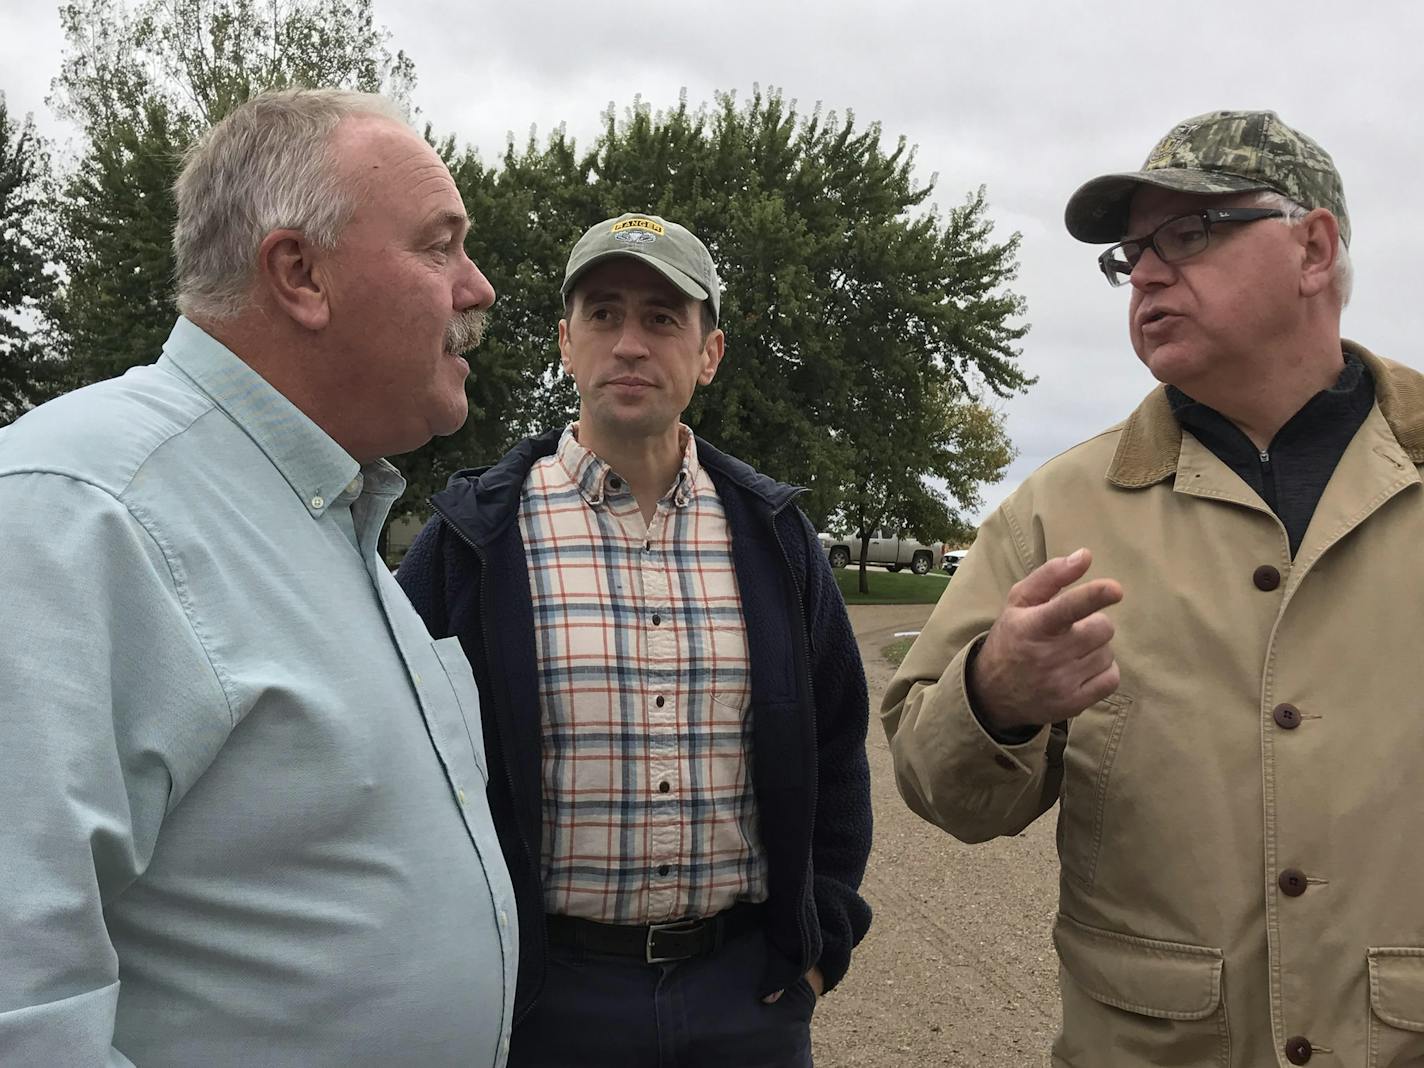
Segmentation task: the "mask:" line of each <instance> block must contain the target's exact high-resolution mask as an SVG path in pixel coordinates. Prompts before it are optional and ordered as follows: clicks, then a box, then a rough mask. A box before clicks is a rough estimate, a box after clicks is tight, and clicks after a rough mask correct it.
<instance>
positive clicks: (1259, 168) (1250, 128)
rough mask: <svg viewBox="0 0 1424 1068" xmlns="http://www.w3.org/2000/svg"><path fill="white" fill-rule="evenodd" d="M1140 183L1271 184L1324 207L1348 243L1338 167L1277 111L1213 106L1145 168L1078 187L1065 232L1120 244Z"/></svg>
mask: <svg viewBox="0 0 1424 1068" xmlns="http://www.w3.org/2000/svg"><path fill="white" fill-rule="evenodd" d="M1143 185H1155V186H1159V187H1161V188H1162V189H1176V190H1179V191H1180V192H1183V193H1244V192H1248V191H1250V190H1254V189H1271V190H1274V191H1275V192H1277V193H1283V194H1284V195H1285V196H1288V197H1290V199H1292V200H1294V201H1295V202H1296V203H1297V204H1300V205H1302V206H1303V207H1306V208H1326V209H1327V210H1329V211H1330V212H1331V213H1332V214H1333V215H1334V216H1335V218H1336V219H1338V220H1339V223H1340V237H1341V239H1342V240H1343V241H1344V242H1345V244H1346V245H1348V244H1349V243H1350V216H1349V215H1348V214H1347V213H1346V211H1345V189H1344V186H1343V185H1342V184H1341V182H1340V172H1339V171H1337V170H1336V169H1335V164H1334V162H1333V161H1332V160H1331V159H1330V155H1329V153H1327V152H1326V151H1325V150H1324V149H1323V148H1321V147H1320V146H1319V145H1317V144H1316V143H1315V142H1314V141H1312V140H1311V139H1310V138H1309V137H1306V136H1305V134H1303V133H1301V132H1300V131H1299V130H1293V129H1291V128H1290V127H1289V126H1287V125H1286V124H1285V123H1283V122H1282V121H1281V120H1280V117H1279V116H1278V115H1277V114H1276V113H1275V112H1274V111H1210V112H1207V113H1206V114H1205V115H1198V116H1197V117H1196V118H1194V119H1187V120H1186V121H1185V122H1180V123H1178V124H1177V125H1176V126H1174V127H1173V128H1172V131H1171V132H1170V133H1169V134H1167V136H1166V137H1164V138H1162V140H1160V141H1158V142H1157V147H1156V148H1154V149H1153V150H1152V152H1151V154H1150V155H1149V156H1148V157H1147V162H1146V163H1144V164H1143V165H1142V170H1140V171H1132V172H1130V173H1126V174H1105V175H1103V176H1102V177H1101V178H1094V179H1093V180H1092V181H1091V182H1088V183H1086V184H1085V185H1083V186H1082V187H1080V188H1079V190H1078V191H1077V192H1076V193H1074V194H1073V195H1072V197H1070V198H1069V200H1068V208H1067V210H1066V211H1065V212H1064V222H1065V223H1066V224H1067V226H1068V232H1069V233H1070V234H1072V235H1073V236H1074V237H1076V238H1077V239H1078V240H1079V241H1088V242H1092V243H1096V244H1107V243H1109V242H1112V241H1121V240H1122V239H1123V238H1124V237H1126V236H1127V216H1128V209H1129V208H1130V206H1131V204H1132V196H1133V194H1134V193H1136V192H1137V190H1138V188H1139V187H1141V186H1143Z"/></svg>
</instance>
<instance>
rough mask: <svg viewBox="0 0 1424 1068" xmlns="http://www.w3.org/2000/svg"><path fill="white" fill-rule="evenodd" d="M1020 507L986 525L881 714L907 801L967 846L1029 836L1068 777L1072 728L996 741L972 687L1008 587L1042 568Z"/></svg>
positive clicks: (912, 650) (917, 641)
mask: <svg viewBox="0 0 1424 1068" xmlns="http://www.w3.org/2000/svg"><path fill="white" fill-rule="evenodd" d="M1013 503H1014V499H1013V498H1010V500H1009V501H1008V502H1005V504H1004V505H1002V506H1001V507H1000V508H999V510H998V511H996V512H995V513H994V514H993V515H992V516H990V517H989V518H988V519H986V520H985V521H984V524H983V526H982V527H981V528H980V530H979V536H978V537H977V538H976V539H975V542H974V549H973V551H972V552H970V554H969V555H968V556H966V557H965V558H964V562H963V563H962V564H960V566H959V569H958V570H957V571H956V572H955V574H954V580H953V581H952V582H951V583H950V584H949V587H948V589H946V591H945V593H944V595H943V596H942V597H941V598H940V601H939V603H938V604H937V605H936V606H935V610H934V612H933V613H932V614H931V616H930V619H929V622H928V623H926V624H925V628H924V630H923V632H922V633H921V634H920V636H919V637H918V638H917V639H915V644H914V645H913V646H912V647H911V648H910V652H909V653H908V654H907V655H906V657H905V660H904V662H903V663H902V664H901V665H900V669H899V670H898V671H897V672H896V673H895V677H894V678H893V679H892V680H891V682H890V687H889V689H888V690H887V691H886V694H885V699H884V702H883V704H882V706H881V722H882V725H883V726H884V728H885V734H886V736H887V737H888V738H889V740H890V752H891V756H892V758H893V760H894V765H895V780H896V784H897V785H898V786H899V789H900V795H901V796H902V797H903V798H904V799H905V802H906V804H908V805H909V806H910V808H911V809H912V810H914V811H915V812H916V813H917V814H919V815H920V816H922V817H923V818H924V819H927V820H929V821H930V822H931V823H934V824H936V825H937V826H939V827H942V828H944V829H945V830H946V831H948V832H949V833H950V834H952V835H954V836H955V837H956V838H958V839H960V840H961V841H965V842H982V841H987V840H988V839H991V838H996V837H998V836H1000V835H1006V834H1017V833H1018V832H1020V831H1022V830H1023V829H1024V828H1025V827H1027V826H1028V825H1029V824H1030V823H1032V822H1033V821H1034V820H1035V819H1037V818H1038V817H1039V816H1040V815H1042V814H1043V813H1044V812H1046V811H1047V810H1048V809H1049V808H1051V807H1052V805H1053V802H1054V801H1055V800H1056V799H1057V797H1058V789H1059V785H1060V782H1061V778H1062V770H1063V768H1062V760H1061V757H1062V751H1063V747H1064V745H1065V744H1066V733H1065V731H1064V730H1063V729H1061V728H1055V729H1053V730H1038V731H1035V732H1032V733H1031V734H1029V735H1028V736H1026V737H1013V738H1010V737H1002V738H995V737H993V736H992V735H990V734H989V732H988V731H987V730H985V728H984V726H983V724H982V723H981V722H980V721H979V718H978V717H977V716H976V715H975V714H974V710H973V708H972V707H971V704H970V699H969V692H968V687H967V683H966V671H967V668H968V665H969V662H970V659H971V657H972V655H973V651H974V649H975V647H976V646H977V644H978V643H979V642H980V641H981V640H982V639H983V637H984V636H985V635H986V634H987V633H988V631H989V628H990V626H992V625H993V622H994V620H995V619H996V618H998V615H999V613H1000V612H1001V611H1002V610H1003V606H1004V602H1005V599H1006V598H1007V597H1008V593H1009V588H1010V587H1011V586H1012V585H1013V584H1014V583H1016V582H1018V581H1019V580H1020V579H1021V578H1023V577H1024V576H1025V575H1027V574H1028V573H1029V572H1030V571H1031V570H1033V568H1035V567H1037V566H1038V565H1039V564H1041V563H1043V559H1042V557H1043V554H1042V552H1041V551H1039V550H1038V549H1037V548H1036V547H1035V546H1034V545H1033V544H1031V543H1030V540H1029V539H1028V538H1027V537H1026V536H1025V535H1024V533H1023V530H1024V526H1023V524H1021V523H1020V522H1018V521H1017V519H1016V517H1015V515H1014V513H1013V511H1012V506H1013Z"/></svg>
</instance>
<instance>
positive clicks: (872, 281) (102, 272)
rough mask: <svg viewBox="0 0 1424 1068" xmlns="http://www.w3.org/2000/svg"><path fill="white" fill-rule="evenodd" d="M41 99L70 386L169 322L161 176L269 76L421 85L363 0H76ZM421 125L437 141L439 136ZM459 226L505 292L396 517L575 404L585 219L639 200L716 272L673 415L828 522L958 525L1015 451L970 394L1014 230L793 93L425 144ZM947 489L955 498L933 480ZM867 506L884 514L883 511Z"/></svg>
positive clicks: (1006, 320)
mask: <svg viewBox="0 0 1424 1068" xmlns="http://www.w3.org/2000/svg"><path fill="white" fill-rule="evenodd" d="M61 20H62V23H63V26H64V30H65V34H66V38H67V40H68V50H67V52H66V54H65V58H64V63H63V67H62V70H61V73H60V76H59V77H58V78H57V79H56V82H55V87H54V97H53V103H54V104H55V105H56V107H58V108H59V109H60V110H61V111H62V112H63V113H65V114H66V115H68V116H69V117H70V118H72V119H73V120H75V121H76V122H77V123H78V125H79V126H80V127H81V128H82V129H83V131H84V133H85V135H86V138H87V147H86V150H85V152H84V154H83V156H82V158H81V159H80V160H79V162H78V164H77V165H76V166H75V167H74V168H73V170H72V172H71V173H70V175H69V176H68V179H67V182H66V185H65V195H64V196H63V197H62V198H61V203H60V206H59V215H60V219H61V222H62V224H63V228H64V231H65V233H66V241H65V242H64V243H63V246H62V248H61V250H60V252H59V253H58V260H59V263H60V266H61V268H62V274H63V276H64V278H65V285H64V288H63V292H62V293H61V294H60V296H59V297H58V298H57V299H56V300H55V301H54V302H53V316H52V318H53V321H54V323H55V327H56V331H55V333H56V338H57V339H58V344H57V347H58V349H59V351H60V352H61V353H62V354H63V356H64V357H65V358H66V359H65V362H64V363H63V366H64V368H65V372H66V375H67V380H66V382H65V384H66V385H77V384H81V383H82V382H85V381H92V380H94V379H97V378H103V377H109V376H112V375H114V374H118V373H121V372H122V371H123V370H125V369H126V368H128V367H130V366H133V365H134V364H138V363H145V362H149V361H151V360H152V359H153V358H154V356H155V354H156V353H157V352H158V350H159V348H160V346H161V344H162V341H163V338H164V336H165V335H166V332H167V330H168V329H169V326H170V324H171V322H172V320H173V318H174V315H175V313H176V312H175V308H174V305H173V295H172V278H173V258H172V250H171V232H172V227H173V218H174V204H173V198H172V192H171V189H172V184H173V180H174V178H175V177H176V175H177V172H178V168H179V164H180V160H181V156H182V153H183V151H184V150H185V148H186V147H187V146H188V145H189V144H190V143H191V142H192V140H193V138H194V137H195V136H197V135H198V134H199V133H200V132H201V131H202V130H203V129H205V128H206V127H207V126H208V125H209V124H211V123H212V122H215V121H217V120H219V119H221V118H222V116H223V115H225V114H226V113H227V112H228V111H230V110H231V109H232V108H233V107H235V106H236V105H238V104H240V103H241V102H243V101H245V100H247V99H248V98H249V97H251V96H252V95H253V94H255V93H256V92H259V91H261V90H263V89H266V88H271V87H278V86H287V85H344V86H349V87H354V88H360V89H367V90H379V91H383V92H385V93H387V94H388V95H391V96H393V97H395V98H396V99H397V100H399V101H402V102H404V103H406V104H407V106H408V105H409V93H410V90H411V87H412V86H413V84H414V80H415V74H414V69H413V66H412V64H411V62H410V60H409V59H408V58H407V57H406V56H405V55H404V54H403V53H400V52H395V53H392V52H391V50H390V46H389V41H388V37H387V35H386V34H385V32H384V31H383V30H381V29H379V28H378V27H377V26H376V25H375V24H374V22H373V20H372V15H371V0H139V2H138V3H137V6H135V7H130V6H129V5H128V4H126V3H125V2H124V0H69V2H67V3H66V4H64V5H63V6H62V7H61ZM427 137H432V134H431V132H430V131H429V130H427ZM432 143H435V144H436V147H437V149H438V151H440V153H441V154H442V156H443V157H444V158H445V159H446V161H447V162H448V163H449V165H450V168H451V172H452V174H453V175H454V177H455V180H456V183H457V185H458V186H459V188H460V191H461V193H462V195H463V196H464V199H465V203H466V206H467V208H468V210H469V212H470V215H471V218H472V220H473V228H472V231H471V234H470V238H469V249H470V252H471V254H472V255H473V256H474V257H475V259H476V260H477V262H479V263H480V265H481V267H482V268H483V269H484V271H485V273H486V274H487V275H488V276H489V277H490V278H491V279H492V280H493V282H494V285H495V288H496V290H497V291H498V293H499V295H500V299H499V302H498V304H497V305H496V308H495V316H494V318H493V322H492V326H491V329H490V331H489V332H488V334H487V338H486V342H485V344H484V346H483V347H482V348H481V349H480V350H479V352H478V353H477V354H476V360H475V374H474V375H473V376H472V378H471V380H470V382H469V384H468V387H467V388H468V390H469V393H470V399H471V410H472V418H471V420H470V421H469V423H468V424H467V425H466V426H465V428H464V429H463V430H462V431H461V432H460V433H458V434H456V435H454V436H452V437H450V438H444V439H437V440H436V441H434V442H432V443H430V444H429V445H428V446H426V447H424V448H422V449H420V450H418V451H417V452H415V453H412V454H410V455H408V456H406V457H403V458H402V459H401V466H402V468H403V470H405V471H406V473H407V476H408V478H409V480H410V482H411V492H410V493H409V494H407V496H406V498H404V499H403V501H402V502H401V504H400V505H399V506H398V508H397V513H398V514H399V513H400V512H410V511H418V510H421V509H422V508H423V506H424V500H425V498H426V497H427V496H428V495H429V494H430V493H431V492H433V491H434V490H435V489H438V488H439V487H440V486H441V485H443V483H444V481H445V479H446V478H447V477H448V476H449V474H450V473H451V472H453V471H455V470H457V469H459V468H461V467H465V466H470V465H476V464H480V463H487V462H490V461H492V460H494V459H495V458H497V457H498V456H499V454H500V453H501V452H502V451H503V450H504V449H506V448H507V447H508V446H509V445H510V444H512V443H513V442H514V441H515V440H517V439H518V438H519V437H520V436H522V435H524V434H526V433H529V432H531V431H534V430H537V429H541V428H544V427H547V426H551V425H558V424H560V423H563V422H565V421H566V420H567V419H569V418H570V417H571V416H572V415H573V413H574V412H575V411H576V408H577V397H576V395H575V393H574V390H573V386H572V383H571V382H570V381H569V380H568V379H567V377H566V376H564V375H563V374H562V373H561V372H560V371H559V369H558V352H557V345H556V342H555V339H556V336H557V323H558V320H559V317H560V314H561V311H562V308H561V305H560V300H559V285H560V281H561V279H562V275H563V268H564V262H565V259H566V257H567V255H568V250H569V249H570V247H571V246H572V244H573V242H574V241H575V240H576V239H577V237H578V235H579V234H580V233H581V232H582V231H583V230H584V229H586V228H587V227H588V226H590V225H591V224H593V223H594V222H597V221H598V220H599V219H602V218H606V217H609V216H612V215H616V214H619V213H620V212H623V211H630V210H638V211H649V212H654V213H657V214H660V215H663V216H665V217H668V218H672V219H675V220H677V221H679V222H681V223H684V224H685V225H687V226H689V227H690V228H691V229H692V230H693V231H694V232H696V233H697V234H698V235H699V236H701V237H702V239H703V240H704V241H705V242H706V243H707V245H708V247H709V248H710V249H711V251H712V254H713V258H714V259H715V260H716V262H717V264H718V266H719V269H720V271H721V274H722V279H723V283H724V293H723V298H722V321H721V325H722V327H723V328H724V329H725V331H726V333H727V351H728V359H727V361H726V362H725V363H724V365H723V369H722V371H721V372H720V373H719V375H718V378H717V380H716V382H714V383H713V384H712V385H711V386H710V387H708V388H707V389H705V390H703V391H701V392H700V393H699V394H698V396H697V397H696V398H695V399H694V401H693V405H692V407H691V409H690V410H689V412H688V416H687V418H688V421H689V422H690V423H691V424H692V426H693V427H694V428H695V429H697V430H698V431H699V432H701V433H703V434H704V435H705V436H707V437H708V438H709V439H711V440H713V441H715V442H716V443H717V444H718V445H720V446H722V447H724V448H726V449H728V450H729V451H731V452H733V453H735V454H737V455H739V456H741V457H742V458H744V459H745V460H747V461H748V462H749V463H752V464H753V465H755V466H757V467H760V468H761V469H763V470H765V471H767V472H769V473H771V474H774V475H776V476H777V477H779V478H782V479H785V480H787V481H791V482H796V483H800V484H802V485H805V486H807V487H809V488H810V491H811V492H810V495H809V496H808V497H806V498H803V501H804V503H805V505H806V507H807V511H808V512H809V513H810V514H811V515H812V517H813V519H814V520H815V521H816V522H817V523H818V524H825V523H827V522H828V521H829V520H830V519H832V518H833V517H836V518H839V519H841V520H842V521H846V522H851V521H853V522H855V523H857V524H858V525H859V524H862V523H866V522H870V523H871V525H872V526H873V525H876V524H877V523H879V522H882V521H884V522H891V521H893V522H896V523H903V524H908V525H912V526H914V527H915V528H916V529H917V530H919V531H921V532H924V533H926V534H930V533H940V534H947V533H949V532H951V531H952V530H954V529H956V526H955V525H956V523H962V515H961V510H962V509H963V508H965V507H969V506H972V502H973V501H974V499H975V494H976V492H977V490H976V487H977V485H978V482H979V481H980V480H983V479H986V478H991V477H995V476H996V475H997V474H998V473H999V472H1001V471H1002V468H1003V466H1004V464H1005V463H1006V462H1007V459H1006V458H1007V456H1008V455H1010V453H1009V449H1008V445H1007V443H1006V442H1005V441H1004V440H1003V435H1002V423H1001V422H1000V421H998V420H997V419H995V418H994V417H993V416H992V415H991V414H989V413H988V411H987V409H982V408H980V407H978V406H977V403H978V401H979V399H980V398H981V397H982V396H985V395H992V396H997V397H1004V396H1008V395H1010V394H1012V393H1014V392H1017V391H1019V390H1022V389H1024V388H1025V387H1026V386H1027V385H1028V384H1029V379H1027V378H1026V377H1025V376H1024V375H1023V373H1022V371H1021V370H1020V369H1019V367H1018V362H1017V361H1018V351H1017V349H1016V348H1015V343H1016V342H1017V340H1018V339H1019V338H1020V337H1021V336H1022V335H1023V333H1024V330H1025V329H1026V327H1023V326H1020V325H1016V324H1017V320H1018V319H1019V318H1020V317H1021V316H1022V313H1023V305H1022V301H1021V300H1020V298H1018V297H1017V296H1015V295H1013V294H1012V293H1010V292H1008V291H1007V289H1006V286H1007V285H1008V283H1009V282H1010V281H1011V280H1012V278H1013V275H1014V269H1015V258H1014V257H1015V252H1016V249H1017V242H1018V238H1017V235H1014V236H1012V237H1010V238H1009V239H1007V240H1006V241H1002V242H995V241H994V240H993V239H992V236H991V226H990V223H989V219H988V212H987V205H986V200H985V196H984V193H983V191H982V190H980V191H979V192H978V193H976V194H972V195H970V196H969V197H968V198H967V199H966V200H965V202H964V203H963V204H962V205H960V206H959V207H957V208H955V209H954V210H952V211H950V212H949V213H947V214H941V213H940V212H939V211H938V209H936V208H934V207H933V206H932V205H931V204H930V200H929V198H930V196H931V194H932V193H933V189H934V183H933V181H931V182H930V183H927V184H925V183H920V182H919V181H918V180H917V179H916V176H915V166H914V163H915V154H914V150H913V149H912V148H910V147H909V146H908V145H907V143H906V142H905V141H904V139H900V140H898V141H895V142H893V143H889V144H887V143H886V140H885V138H884V137H883V134H882V130H881V128H880V127H879V125H878V124H875V123H871V124H868V125H860V124H857V122H856V120H855V118H854V116H853V115H852V114H850V113H849V112H846V113H845V114H843V115H838V114H837V113H835V112H823V111H822V110H821V109H820V108H819V107H817V108H815V109H813V110H812V111H810V112H809V113H803V112H801V111H798V109H797V107H796V105H795V103H794V102H791V101H787V100H786V99H784V98H783V97H782V96H781V94H780V93H778V92H775V91H771V92H766V93H763V92H761V91H759V90H757V91H754V92H753V93H752V94H751V96H750V97H749V98H747V99H746V100H745V101H739V100H738V99H737V97H736V96H735V95H734V94H730V93H728V94H723V95H719V96H718V97H717V99H716V100H715V101H714V102H713V103H711V104H709V105H702V106H697V107H693V106H690V105H689V104H688V101H687V99H686V97H685V95H684V97H683V98H682V99H681V100H679V101H678V103H677V104H676V106H674V107H672V108H670V109H668V110H667V111H661V112H654V110H653V109H652V108H651V107H650V106H649V105H648V104H646V103H645V102H643V101H642V100H641V99H635V100H634V102H633V104H632V106H631V107H630V108H628V109H627V110H626V111H623V112H622V113H619V112H618V111H616V110H615V109H614V108H613V107H612V106H611V105H610V107H609V109H608V110H607V111H606V112H605V113H604V115H603V122H602V130H601V132H600V134H599V135H598V136H597V138H596V139H595V140H594V142H593V144H592V145H590V146H589V147H587V148H580V147H579V146H578V145H576V144H575V143H574V142H573V141H572V140H571V139H570V138H569V137H568V136H567V135H566V133H565V132H564V130H563V128H558V129H556V130H555V131H554V133H553V134H552V136H550V137H548V138H547V139H545V140H544V141H543V142H542V143H541V142H539V141H538V140H537V139H536V138H535V137H534V135H532V134H531V135H530V137H529V138H528V140H527V141H525V142H524V143H523V144H515V143H511V144H510V145H509V146H508V147H507V149H506V151H505V152H504V154H503V156H502V157H500V158H498V159H497V160H496V161H495V162H494V163H493V164H487V163H486V162H485V161H484V160H482V159H481V158H480V157H479V156H478V155H477V154H476V153H475V152H474V151H472V150H470V149H468V148H465V149H461V148H460V147H458V146H457V145H456V144H455V142H454V140H453V139H447V140H445V141H443V142H435V141H434V140H433V138H432ZM937 487H943V488H937ZM871 517H873V518H874V521H873V522H871Z"/></svg>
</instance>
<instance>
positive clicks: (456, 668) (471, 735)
mask: <svg viewBox="0 0 1424 1068" xmlns="http://www.w3.org/2000/svg"><path fill="white" fill-rule="evenodd" d="M430 647H431V648H432V649H433V650H434V651H435V657H436V659H437V660H439V661H440V667H441V669H442V670H443V671H444V672H445V678H446V680H447V681H448V682H449V684H450V690H451V692H452V693H453V695H454V707H455V708H456V709H458V711H459V719H460V722H459V726H460V727H461V728H463V730H462V731H461V732H447V733H450V734H451V735H452V737H453V736H458V737H459V738H460V739H461V740H462V741H464V742H465V743H467V744H468V745H469V747H470V752H471V755H473V756H474V758H475V766H476V767H478V768H479V770H480V777H481V778H482V779H483V780H484V781H485V782H489V767H488V765H487V764H486V763H485V738H484V728H483V727H482V726H481V722H480V694H479V691H478V690H477V689H476V688H475V678H474V676H473V675H472V674H471V673H470V662H469V661H468V660H466V659H465V651H464V650H463V649H462V648H461V647H460V639H459V638H441V639H439V640H438V641H433V642H431V643H430ZM457 744H458V743H457Z"/></svg>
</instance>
